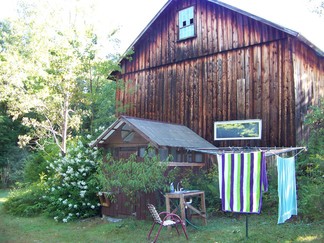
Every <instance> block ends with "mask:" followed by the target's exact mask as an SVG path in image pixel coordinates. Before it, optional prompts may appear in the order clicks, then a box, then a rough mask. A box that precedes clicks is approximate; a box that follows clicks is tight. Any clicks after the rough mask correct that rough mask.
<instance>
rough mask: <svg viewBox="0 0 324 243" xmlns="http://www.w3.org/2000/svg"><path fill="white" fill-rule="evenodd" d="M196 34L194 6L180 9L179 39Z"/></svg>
mask: <svg viewBox="0 0 324 243" xmlns="http://www.w3.org/2000/svg"><path fill="white" fill-rule="evenodd" d="M194 36H195V25H194V7H193V6H191V7H189V8H185V9H183V10H181V11H179V40H184V39H187V38H190V37H194Z"/></svg>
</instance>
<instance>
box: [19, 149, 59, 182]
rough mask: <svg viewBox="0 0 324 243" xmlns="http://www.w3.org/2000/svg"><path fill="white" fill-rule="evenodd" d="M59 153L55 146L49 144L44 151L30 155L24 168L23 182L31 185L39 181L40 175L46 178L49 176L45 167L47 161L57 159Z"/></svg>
mask: <svg viewBox="0 0 324 243" xmlns="http://www.w3.org/2000/svg"><path fill="white" fill-rule="evenodd" d="M59 153H60V151H59V148H58V147H57V146H56V145H55V144H49V145H47V146H46V147H45V148H44V150H38V151H34V152H32V153H30V155H29V156H28V157H27V159H26V163H25V167H24V173H23V175H24V182H26V183H32V182H35V181H40V179H41V175H42V174H46V175H47V177H49V176H51V175H49V174H48V171H47V169H46V166H48V161H52V160H54V159H55V158H57V157H58V156H59Z"/></svg>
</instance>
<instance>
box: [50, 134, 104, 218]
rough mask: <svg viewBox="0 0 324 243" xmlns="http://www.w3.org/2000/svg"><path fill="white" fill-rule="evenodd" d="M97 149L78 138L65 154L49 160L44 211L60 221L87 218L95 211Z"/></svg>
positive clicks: (97, 204) (97, 190)
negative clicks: (51, 160)
mask: <svg viewBox="0 0 324 243" xmlns="http://www.w3.org/2000/svg"><path fill="white" fill-rule="evenodd" d="M99 161H101V156H100V153H99V151H98V150H96V149H91V148H89V147H88V146H87V145H86V142H85V141H84V142H82V141H81V139H79V141H78V142H77V143H76V144H74V145H72V146H71V147H70V148H69V149H68V151H67V154H66V156H65V157H60V158H58V159H57V160H54V161H53V162H51V163H50V164H49V165H48V167H47V169H48V173H49V174H50V175H53V176H51V177H49V178H48V180H47V186H48V188H47V191H46V199H47V200H48V205H47V207H46V213H47V214H48V215H49V216H51V217H53V218H54V219H55V220H57V221H60V222H68V221H70V220H73V219H77V218H87V217H90V216H94V215H97V214H98V212H99V206H100V204H99V199H98V197H97V195H96V194H97V192H99V187H98V185H99V183H98V179H97V178H98V176H97V166H98V162H99Z"/></svg>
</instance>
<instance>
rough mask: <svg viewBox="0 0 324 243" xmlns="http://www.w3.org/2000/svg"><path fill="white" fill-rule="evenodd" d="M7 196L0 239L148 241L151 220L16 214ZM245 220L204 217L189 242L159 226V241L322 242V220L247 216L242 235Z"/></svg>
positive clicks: (191, 229)
mask: <svg viewBox="0 0 324 243" xmlns="http://www.w3.org/2000/svg"><path fill="white" fill-rule="evenodd" d="M7 195H8V192H7V191H3V190H0V242H149V241H148V240H147V239H146V235H147V233H148V231H149V229H150V227H151V225H152V222H151V221H139V220H134V219H132V218H127V219H122V221H120V222H117V223H111V222H108V220H107V219H101V218H100V217H94V218H90V219H87V220H81V221H77V222H71V223H57V222H55V221H54V220H52V219H49V218H46V217H43V216H39V217H33V218H22V217H16V216H12V215H8V214H6V213H5V212H4V211H3V209H2V206H1V204H2V203H3V202H4V200H5V198H6V196H7ZM245 220H246V218H245V216H231V217H230V216H225V215H224V214H221V215H220V216H217V217H213V218H208V225H207V226H202V225H199V222H198V221H197V222H196V223H195V225H196V226H198V227H197V228H195V227H193V226H190V225H188V227H187V230H188V236H189V241H187V240H186V239H185V237H184V235H183V234H181V235H180V236H178V235H177V233H176V231H175V229H173V230H171V231H167V230H166V229H163V230H162V232H161V233H160V237H159V242H324V235H323V232H324V221H321V222H315V223H312V224H306V223H303V222H301V221H295V222H287V223H285V224H281V225H277V216H276V215H271V216H268V215H265V214H260V215H249V223H248V238H246V221H245ZM156 229H157V227H156ZM155 232H156V230H155ZM153 233H154V232H153ZM153 237H154V236H153ZM153 237H152V238H151V239H153Z"/></svg>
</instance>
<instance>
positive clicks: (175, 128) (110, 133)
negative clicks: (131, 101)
mask: <svg viewBox="0 0 324 243" xmlns="http://www.w3.org/2000/svg"><path fill="white" fill-rule="evenodd" d="M113 143H119V144H121V143H125V144H136V143H139V144H143V143H144V144H145V143H147V144H150V145H152V146H154V147H156V148H159V147H177V148H186V149H189V150H190V149H207V150H211V149H216V147H215V146H214V145H213V144H211V143H209V142H208V141H207V140H205V139H204V138H202V137H200V136H199V135H198V134H196V133H195V132H194V131H192V130H191V129H189V128H188V127H186V126H184V125H178V124H172V123H165V122H160V121H155V120H148V119H142V118H136V117H129V116H121V117H119V118H118V119H117V120H116V121H115V122H114V123H113V124H112V125H111V126H110V127H108V128H107V129H106V130H105V131H104V132H103V133H102V134H101V135H100V136H99V137H98V138H97V139H96V140H94V141H92V142H91V143H90V146H91V147H96V146H97V147H103V146H109V144H113Z"/></svg>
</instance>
